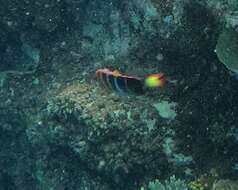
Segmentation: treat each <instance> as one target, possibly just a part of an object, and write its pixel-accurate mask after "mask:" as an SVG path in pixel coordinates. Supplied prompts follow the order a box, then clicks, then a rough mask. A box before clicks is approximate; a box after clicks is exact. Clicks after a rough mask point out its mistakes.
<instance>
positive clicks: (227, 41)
mask: <svg viewBox="0 0 238 190" xmlns="http://www.w3.org/2000/svg"><path fill="white" fill-rule="evenodd" d="M216 54H217V57H218V58H219V60H220V61H221V62H222V63H223V64H224V65H225V66H226V67H227V69H229V70H230V71H233V72H235V73H238V33H237V32H236V31H235V30H233V29H225V30H223V32H222V33H221V34H220V36H219V38H218V41H217V45H216Z"/></svg>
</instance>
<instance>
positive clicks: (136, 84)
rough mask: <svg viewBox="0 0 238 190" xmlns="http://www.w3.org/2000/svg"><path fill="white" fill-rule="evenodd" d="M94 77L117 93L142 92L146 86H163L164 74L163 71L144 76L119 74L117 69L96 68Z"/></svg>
mask: <svg viewBox="0 0 238 190" xmlns="http://www.w3.org/2000/svg"><path fill="white" fill-rule="evenodd" d="M96 77H97V78H98V79H99V81H100V83H101V84H102V85H103V86H104V88H106V89H108V90H111V91H114V92H117V93H119V94H125V93H133V94H143V93H144V92H145V89H146V88H156V87H163V86H164V85H165V82H166V80H165V76H164V74H163V73H158V74H151V75H148V76H146V77H144V78H141V77H135V76H128V75H124V74H121V73H120V72H119V71H118V70H114V71H111V70H110V69H106V68H105V69H98V70H97V71H96Z"/></svg>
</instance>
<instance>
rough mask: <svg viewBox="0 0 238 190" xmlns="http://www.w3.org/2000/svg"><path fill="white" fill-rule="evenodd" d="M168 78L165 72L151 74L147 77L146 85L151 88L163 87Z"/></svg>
mask: <svg viewBox="0 0 238 190" xmlns="http://www.w3.org/2000/svg"><path fill="white" fill-rule="evenodd" d="M165 83H166V79H165V76H164V74H163V73H158V74H151V75H148V76H147V77H146V78H145V86H146V87H149V88H157V87H163V86H164V85H165Z"/></svg>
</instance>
